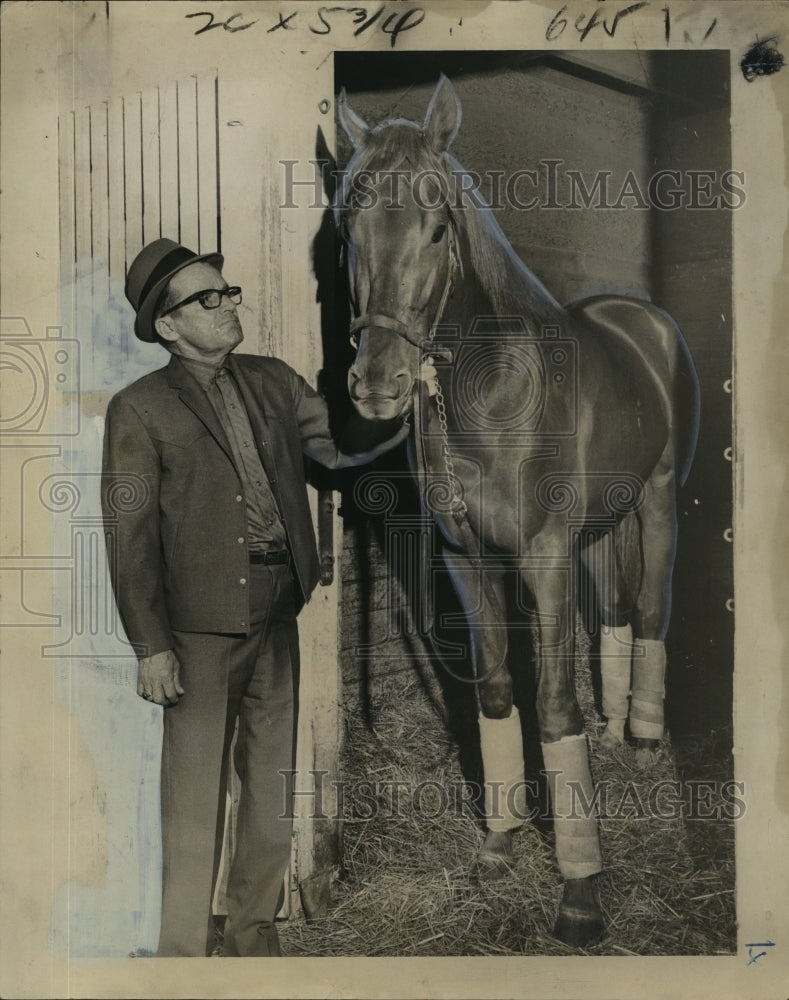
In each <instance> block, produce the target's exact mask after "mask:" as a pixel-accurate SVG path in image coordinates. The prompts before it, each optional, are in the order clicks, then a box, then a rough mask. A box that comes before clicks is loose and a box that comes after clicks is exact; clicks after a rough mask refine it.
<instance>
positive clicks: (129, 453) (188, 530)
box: [102, 354, 407, 656]
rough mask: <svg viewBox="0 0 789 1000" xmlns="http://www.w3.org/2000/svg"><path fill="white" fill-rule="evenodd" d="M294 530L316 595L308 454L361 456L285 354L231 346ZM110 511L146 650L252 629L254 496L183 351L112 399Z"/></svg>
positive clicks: (345, 462)
mask: <svg viewBox="0 0 789 1000" xmlns="http://www.w3.org/2000/svg"><path fill="white" fill-rule="evenodd" d="M226 364H227V366H228V367H229V368H230V369H231V370H232V372H233V375H234V376H235V378H236V381H237V383H238V387H239V390H240V393H241V396H242V398H243V401H244V404H245V406H246V409H247V412H248V414H249V420H250V424H251V426H252V431H253V435H254V438H255V443H256V445H257V448H258V452H259V454H260V458H261V461H262V463H263V467H264V469H265V471H266V474H267V475H268V478H269V482H270V484H271V488H272V490H273V492H274V496H275V498H276V500H277V504H278V506H279V510H280V514H281V516H282V520H283V523H284V525H285V530H286V532H287V538H288V545H289V548H290V552H291V556H292V560H293V567H294V573H295V576H296V578H297V580H298V584H299V586H300V588H301V594H302V596H303V599H304V600H305V601H306V600H308V599H309V596H310V594H311V592H312V590H313V588H314V587H315V585H316V583H317V581H318V579H319V564H318V553H317V548H316V544H315V533H314V528H313V523H312V516H311V512H310V507H309V501H308V496H307V487H306V482H305V475H304V462H303V455H307V456H309V457H310V458H313V459H315V460H316V461H318V462H320V463H321V464H322V465H325V466H327V467H329V468H333V469H340V468H345V467H348V466H353V465H359V464H363V463H364V462H368V461H370V460H371V459H372V458H375V457H376V456H377V455H378V454H380V453H382V452H383V451H386V450H387V449H388V448H391V447H393V446H394V445H395V444H397V443H399V441H401V440H402V439H403V438H404V437H405V435H406V433H407V428H403V429H401V431H400V432H398V433H397V434H396V435H395V436H394V437H393V438H390V439H389V440H388V441H387V442H385V443H384V444H382V445H379V446H378V447H377V448H375V449H373V450H372V451H369V452H367V453H365V454H364V455H344V454H343V453H342V452H340V451H339V450H338V448H337V445H336V444H335V442H334V440H333V438H332V436H331V433H330V431H329V416H328V410H327V407H326V403H325V401H324V399H323V397H322V396H320V395H319V394H318V393H317V392H315V390H314V389H312V388H311V387H310V386H309V385H308V384H307V382H305V380H304V379H303V378H302V377H301V376H300V375H298V374H297V373H296V372H295V371H293V369H292V368H290V367H289V366H288V365H286V364H285V363H284V362H282V361H279V360H278V359H276V358H267V357H258V356H256V355H249V354H231V355H230V356H229V357H228V359H227V362H226ZM102 509H103V514H104V521H105V534H106V536H107V545H108V555H109V562H110V568H111V574H112V584H113V589H114V592H115V597H116V601H117V604H118V609H119V612H120V616H121V619H122V621H123V624H124V628H125V630H126V634H127V637H128V639H129V641H130V642H131V643H132V645H133V646H134V647H135V650H136V652H137V654H138V655H139V656H151V655H153V654H154V653H157V652H161V651H163V650H166V649H170V648H172V646H173V639H172V630H173V629H177V630H181V631H188V632H221V633H235V634H238V633H242V634H243V633H246V632H247V630H248V625H249V620H250V609H249V587H248V580H247V577H248V576H249V561H248V560H249V557H248V551H247V538H246V535H247V524H246V501H245V497H244V490H243V486H242V481H241V478H240V476H239V473H238V470H237V469H236V466H235V464H234V460H233V455H232V451H231V448H230V444H229V442H228V440H227V437H226V435H225V433H224V431H223V429H222V426H221V424H220V422H219V420H218V418H217V416H216V414H215V413H214V410H213V408H212V406H211V404H210V402H209V400H208V398H207V396H206V394H205V392H204V391H203V390H202V388H201V387H200V385H199V384H198V382H197V381H196V380H195V379H194V378H193V377H192V375H191V374H190V373H189V372H188V371H187V369H186V368H185V366H184V365H183V364H182V363H181V361H180V359H179V358H178V357H177V356H175V355H173V356H172V357H171V359H170V362H169V364H168V365H167V366H166V367H165V368H162V369H160V370H159V371H156V372H152V373H151V374H150V375H146V376H144V377H143V378H141V379H139V380H138V381H136V382H134V383H133V384H132V385H130V386H128V387H127V388H125V389H123V390H122V391H121V392H119V393H118V394H117V395H116V396H114V397H113V398H112V400H111V401H110V405H109V408H108V410H107V422H106V429H105V436H104V457H103V475H102Z"/></svg>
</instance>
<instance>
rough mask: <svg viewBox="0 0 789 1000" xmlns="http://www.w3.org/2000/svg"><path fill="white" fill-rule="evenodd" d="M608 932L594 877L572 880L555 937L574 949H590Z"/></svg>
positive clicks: (558, 919)
mask: <svg viewBox="0 0 789 1000" xmlns="http://www.w3.org/2000/svg"><path fill="white" fill-rule="evenodd" d="M604 933H605V925H604V924H603V915H602V913H601V912H600V904H599V903H598V902H597V896H596V894H595V891H594V887H593V885H592V880H591V878H575V879H568V880H567V881H566V882H565V883H564V891H563V893H562V901H561V903H560V904H559V915H558V917H557V918H556V923H555V925H554V928H553V935H554V937H556V938H558V939H559V940H560V941H562V942H564V944H568V945H570V946H571V947H573V948H588V947H589V946H590V945H593V944H596V943H597V942H598V941H599V940H600V938H601V937H602V936H603V934H604Z"/></svg>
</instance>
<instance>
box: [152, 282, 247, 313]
mask: <svg viewBox="0 0 789 1000" xmlns="http://www.w3.org/2000/svg"><path fill="white" fill-rule="evenodd" d="M223 295H226V296H227V297H228V298H229V299H230V301H231V302H232V303H233V305H235V306H240V305H241V289H240V288H239V286H238V285H230V287H229V288H205V289H203V291H202V292H195V293H194V294H193V295H189V296H187V298H185V299H183V301H181V302H179V303H178V305H176V306H170V308H169V309H165V311H164V312H163V313H159V317H160V318H161V317H162V316H169V315H170V313H172V312H175V310H176V309H182V308H183V307H184V306H188V305H189V304H190V303H191V302H199V303H200V305H201V306H202V307H203V309H218V308H219V307H220V305H221V304H222V296H223Z"/></svg>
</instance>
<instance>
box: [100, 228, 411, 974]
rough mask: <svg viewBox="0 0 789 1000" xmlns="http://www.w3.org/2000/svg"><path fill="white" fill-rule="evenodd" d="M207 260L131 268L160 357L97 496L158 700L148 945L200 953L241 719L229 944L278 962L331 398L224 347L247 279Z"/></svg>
mask: <svg viewBox="0 0 789 1000" xmlns="http://www.w3.org/2000/svg"><path fill="white" fill-rule="evenodd" d="M223 264H224V261H223V258H222V256H221V255H220V254H203V255H198V254H195V253H194V252H193V251H191V250H188V249H187V248H186V247H183V246H180V245H179V244H177V243H175V242H173V241H172V240H168V239H158V240H155V241H154V242H153V243H151V244H149V245H148V246H146V247H145V248H144V249H143V250H142V251H141V252H140V254H139V255H138V256H137V257H136V259H135V260H134V261H133V262H132V264H131V266H130V268H129V272H128V277H127V282H126V296H127V298H128V299H129V301H130V303H131V305H132V307H133V308H134V309H135V312H136V319H135V327H134V329H135V333H136V335H137V336H138V337H139V338H140V339H141V340H144V341H149V342H150V341H155V340H158V341H159V342H160V343H161V344H162V345H163V346H164V347H165V348H166V349H167V350H168V351H169V352H170V355H171V357H170V360H169V364H168V365H167V366H166V367H164V368H162V369H160V370H159V371H155V372H153V373H151V374H149V375H146V376H144V377H143V378H141V379H139V380H138V381H137V382H135V383H133V384H132V385H130V386H128V387H127V388H126V389H124V390H122V391H121V392H119V393H118V394H117V395H116V396H115V397H114V398H113V399H112V400H111V402H110V405H109V408H108V411H107V423H106V433H105V440H104V462H103V482H102V503H103V510H104V518H105V524H106V528H107V536H108V546H109V555H110V565H111V567H112V578H113V587H114V590H115V596H116V600H117V604H118V608H119V611H120V615H121V618H122V620H123V624H124V627H125V629H126V634H127V636H128V638H129V641H130V642H131V643H132V645H133V646H134V648H135V651H136V653H137V656H138V658H139V671H138V683H137V693H138V694H139V695H140V696H141V697H143V698H146V699H147V700H149V701H151V702H153V703H155V704H157V705H162V706H163V707H164V708H165V712H164V737H163V746H162V790H161V809H162V841H163V872H162V923H161V934H160V940H159V948H158V952H157V954H158V955H160V956H177V955H194V956H205V955H206V954H208V953H209V950H210V947H211V944H212V941H213V938H214V927H213V917H212V912H211V901H212V896H213V890H214V885H215V880H216V874H217V869H218V864H219V858H220V853H221V844H222V831H223V823H224V815H225V791H226V770H227V759H228V754H229V747H230V744H231V740H232V736H233V732H234V728H235V723H236V719H238V723H239V732H238V741H237V747H236V754H235V761H236V766H237V768H238V770H239V774H240V777H241V781H242V791H241V797H240V801H239V806H238V826H237V838H236V847H235V853H234V857H233V862H232V865H231V868H230V872H229V877H228V885H227V908H228V916H227V921H226V925H225V930H224V949H225V954H227V955H230V956H242V955H250V956H263V955H278V954H279V953H280V951H279V943H278V938H277V932H276V928H275V925H274V918H275V916H276V913H277V910H278V909H279V907H280V905H281V901H282V893H283V879H284V874H285V871H286V868H287V865H288V861H289V857H290V842H291V821H290V819H286V818H283V817H284V816H288V815H289V814H290V812H291V809H290V802H289V801H287V796H286V793H285V790H284V782H283V778H282V776H281V775H280V773H279V772H280V771H288V770H291V769H292V768H293V767H294V766H295V763H294V761H295V732H296V716H297V692H298V666H299V649H298V632H297V625H296V614H297V611H298V609H299V608H300V607H301V606H302V604H303V603H304V602H305V601H307V600H308V599H309V596H310V593H311V591H312V590H313V588H314V587H315V585H316V583H317V581H318V578H319V565H318V556H317V551H316V545H315V536H314V530H313V525H312V518H311V514H310V508H309V503H308V498H307V489H306V484H305V476H304V465H303V455H307V456H309V457H310V458H313V459H315V460H317V461H318V462H320V463H322V464H323V465H326V466H328V467H330V468H335V469H338V468H343V467H347V466H351V465H358V464H362V463H364V462H367V461H370V460H372V459H373V458H375V457H376V456H377V455H378V454H381V453H382V452H384V451H386V450H387V449H388V448H391V447H394V446H395V445H396V444H398V443H399V442H400V441H402V440H403V439H404V437H405V436H406V434H407V430H408V428H407V426H405V425H403V426H402V427H401V428H400V429H399V430H398V431H397V433H395V434H394V436H393V437H391V438H390V439H389V440H387V441H385V442H384V443H383V444H381V445H379V446H378V447H376V448H374V449H373V450H371V451H368V452H366V453H365V454H363V455H353V456H351V455H344V454H343V453H342V452H340V451H339V450H338V448H337V446H336V444H335V443H334V440H333V439H332V436H331V434H330V432H329V421H328V412H327V408H326V403H325V401H324V400H323V399H322V397H321V396H319V395H318V394H317V393H316V392H315V391H314V390H313V389H311V388H310V386H309V385H308V384H307V383H306V382H305V381H304V379H302V378H301V377H300V376H299V375H297V374H296V372H294V371H293V370H292V369H291V368H289V367H288V366H287V365H286V364H284V362H282V361H279V360H277V359H275V358H267V357H258V356H254V355H245V354H233V353H232V352H233V350H234V348H236V347H237V346H238V345H239V344H240V343H241V341H242V339H243V333H242V330H241V324H240V322H239V319H238V314H237V311H236V306H237V305H238V304H239V303H240V301H241V290H240V289H239V288H236V287H229V286H228V284H227V282H226V281H225V279H224V277H223V276H222V273H221V272H222V267H223Z"/></svg>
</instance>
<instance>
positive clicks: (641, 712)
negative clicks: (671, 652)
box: [630, 639, 666, 740]
mask: <svg viewBox="0 0 789 1000" xmlns="http://www.w3.org/2000/svg"><path fill="white" fill-rule="evenodd" d="M665 677H666V647H665V646H664V644H663V642H662V641H661V640H660V639H636V641H635V643H634V646H633V687H632V697H631V699H630V732H631V734H632V735H633V736H635V737H636V738H638V739H648V740H659V739H662V738H663V698H664V694H665V687H664V685H665Z"/></svg>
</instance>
